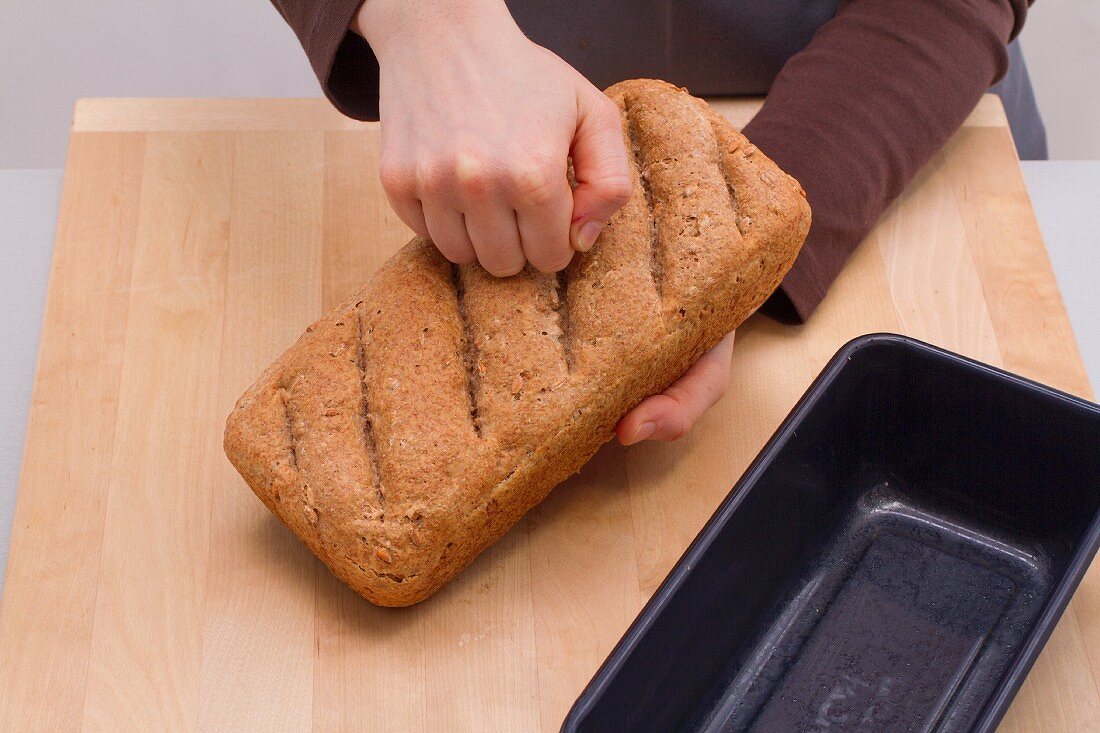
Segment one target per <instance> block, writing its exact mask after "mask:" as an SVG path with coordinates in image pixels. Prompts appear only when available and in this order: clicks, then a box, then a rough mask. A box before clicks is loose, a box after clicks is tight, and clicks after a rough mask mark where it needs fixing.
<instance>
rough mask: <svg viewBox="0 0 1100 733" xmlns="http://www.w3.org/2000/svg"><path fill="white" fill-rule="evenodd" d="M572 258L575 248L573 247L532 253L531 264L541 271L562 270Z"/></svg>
mask: <svg viewBox="0 0 1100 733" xmlns="http://www.w3.org/2000/svg"><path fill="white" fill-rule="evenodd" d="M572 260H573V250H572V249H571V248H569V249H564V250H561V251H552V252H545V253H538V254H532V255H531V264H532V265H534V266H535V269H536V270H538V271H539V272H545V273H551V272H560V271H562V270H564V269H565V268H566V267H568V266H569V263H570V262H572Z"/></svg>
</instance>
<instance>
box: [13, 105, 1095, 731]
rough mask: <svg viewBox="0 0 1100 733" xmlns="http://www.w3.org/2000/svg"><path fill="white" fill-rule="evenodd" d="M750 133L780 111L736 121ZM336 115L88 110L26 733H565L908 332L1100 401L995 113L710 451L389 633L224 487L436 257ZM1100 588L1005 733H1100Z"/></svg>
mask: <svg viewBox="0 0 1100 733" xmlns="http://www.w3.org/2000/svg"><path fill="white" fill-rule="evenodd" d="M721 108H722V110H723V111H724V112H725V113H727V114H728V115H729V116H730V118H731V119H733V120H734V121H735V122H738V123H743V122H744V121H746V120H747V119H748V118H749V117H750V116H751V115H752V114H753V112H754V110H755V109H756V104H755V103H753V102H749V101H739V102H724V103H721ZM378 143H379V141H378V129H377V127H376V126H375V125H371V124H362V123H356V122H351V121H349V120H346V119H344V118H342V117H340V116H339V115H337V114H336V113H334V112H333V111H332V110H331V109H330V108H329V107H328V105H327V104H326V103H325V102H323V101H320V100H155V99H154V100H82V101H81V102H80V103H79V104H78V105H77V108H76V113H75V118H74V123H73V134H72V136H71V142H70V148H69V159H68V165H67V168H66V174H65V183H64V193H63V197H62V203H61V214H60V221H59V223H58V234H57V245H56V250H55V253H54V263H53V272H52V276H51V281H50V289H49V296H48V302H47V306H46V316H45V323H44V327H43V332H42V345H41V351H40V354H39V365H38V374H37V378H36V382H35V388H34V396H33V405H32V408H31V415H30V425H29V429H28V437H27V443H26V453H25V459H24V466H23V477H22V483H21V486H20V491H19V498H18V504H17V507H16V515H15V526H14V528H13V532H12V546H11V555H10V561H9V566H8V570H7V576H6V581H5V585H4V596H3V601H2V606H0V730H5V731H7V730H12V731H30V730H43V731H68V730H95V731H130V730H134V731H138V730H141V731H146V730H149V731H152V730H157V731H160V730H206V731H253V730H254V731H274V730H278V731H305V730H317V731H345V730H347V731H350V730H415V731H424V730H431V731H437V730H448V731H449V730H502V731H505V730H506V731H529V730H538V729H542V730H546V731H552V730H556V729H557V728H558V726H559V725H560V723H561V720H562V718H563V716H564V714H565V712H566V711H567V710H568V708H569V706H570V704H571V703H572V701H573V699H574V698H575V697H576V695H577V694H578V693H579V692H580V690H581V689H582V687H583V686H584V684H585V683H586V682H587V681H588V679H589V678H590V677H591V675H592V674H593V673H594V672H595V670H596V668H597V667H598V666H599V664H600V662H601V661H602V660H603V659H604V657H605V656H606V655H607V653H608V652H609V651H610V649H611V647H612V646H613V645H614V643H615V642H616V641H617V640H618V638H619V636H620V635H621V634H622V632H623V631H624V630H625V629H626V627H627V625H628V624H629V623H630V621H631V620H632V619H633V617H634V616H635V614H636V613H637V612H638V611H639V610H640V608H641V606H642V604H643V603H644V602H645V600H646V599H647V598H648V597H649V596H650V595H651V594H652V592H653V590H654V589H655V588H656V587H657V585H658V584H659V583H660V581H661V579H662V578H663V577H664V575H665V573H666V572H667V571H668V570H669V568H670V567H671V566H672V564H673V563H674V562H675V561H676V559H677V558H678V557H679V555H680V553H681V552H682V551H683V549H684V548H685V547H686V545H687V544H688V542H690V540H691V539H692V538H693V537H694V535H695V534H696V532H697V531H698V529H699V528H700V527H701V526H702V524H703V523H704V522H705V520H706V519H707V517H708V516H709V515H710V514H711V512H712V511H713V509H714V508H715V506H716V505H717V504H718V503H719V502H720V500H721V499H722V498H723V497H724V496H725V494H726V492H727V491H728V490H729V487H730V486H732V484H733V483H734V482H735V481H736V479H737V478H738V476H739V475H740V474H741V472H742V471H743V470H744V468H745V466H746V465H747V464H748V462H749V461H750V460H751V459H752V458H753V456H754V455H755V454H756V452H757V451H758V450H759V449H760V447H761V446H762V445H763V443H764V441H765V440H766V439H767V438H768V436H769V435H770V434H771V433H772V431H773V430H774V429H775V427H776V426H777V425H778V424H779V422H780V421H781V420H782V419H783V417H784V416H785V415H786V414H787V412H788V411H789V409H790V408H791V406H792V405H793V404H794V402H795V401H796V400H797V399H798V397H799V396H800V395H801V394H802V392H803V391H804V390H805V388H806V387H807V386H808V384H809V382H810V381H811V379H812V378H813V377H814V376H815V375H816V374H817V372H818V371H819V370H820V368H821V367H822V366H823V365H824V364H825V362H826V361H827V360H828V359H829V357H830V356H831V355H832V354H833V353H834V352H835V351H836V349H837V348H839V347H840V346H841V345H842V344H843V343H844V342H845V341H847V340H848V339H849V338H851V337H854V336H856V335H859V334H862V333H867V332H870V331H896V332H900V333H905V334H910V335H913V336H916V337H918V338H921V339H924V340H927V341H930V342H932V343H934V344H938V345H941V346H944V347H947V348H949V349H952V350H956V351H959V352H961V353H963V354H967V355H971V356H974V357H977V358H979V359H982V360H984V361H987V362H990V363H993V364H997V365H1000V366H1004V367H1006V368H1008V369H1010V370H1013V371H1016V372H1019V373H1021V374H1024V375H1025V376H1028V377H1032V378H1035V379H1038V380H1040V381H1043V382H1046V383H1048V384H1051V385H1053V386H1055V387H1058V388H1060V389H1063V390H1066V391H1068V392H1071V393H1074V394H1077V395H1081V396H1084V397H1091V392H1090V388H1089V384H1088V381H1087V378H1086V376H1085V372H1084V369H1083V366H1082V364H1081V360H1080V357H1079V355H1078V353H1077V347H1076V344H1075V342H1074V339H1073V334H1072V333H1071V331H1070V326H1069V322H1068V320H1067V318H1066V314H1065V312H1064V309H1063V307H1062V302H1061V297H1060V295H1059V293H1058V288H1057V285H1056V284H1055V281H1054V277H1053V274H1052V271H1051V268H1050V264H1049V262H1048V260H1047V255H1046V252H1045V250H1044V248H1043V245H1042V241H1041V238H1040V235H1039V231H1038V228H1037V226H1036V224H1035V221H1034V218H1033V216H1032V212H1031V206H1030V203H1029V201H1028V198H1027V193H1026V190H1025V188H1024V183H1023V179H1022V176H1021V174H1020V170H1019V165H1018V163H1017V160H1016V157H1015V152H1014V148H1013V146H1012V141H1011V139H1010V137H1009V133H1008V131H1007V128H1006V127H1005V123H1004V115H1003V112H1002V111H1001V109H1000V107H999V103H998V102H997V101H996V100H995V98H991V97H987V98H986V99H985V100H983V101H982V103H981V104H980V105H979V107H978V109H977V110H975V112H974V114H972V115H971V117H970V118H969V119H968V121H967V123H966V125H965V126H964V127H963V128H962V129H961V130H960V131H959V132H958V134H957V135H956V136H955V137H954V139H953V140H952V141H951V143H950V144H949V145H948V146H947V148H946V149H945V150H944V151H943V152H942V153H940V154H939V155H937V156H936V157H935V159H934V160H933V161H932V162H931V163H930V164H929V165H928V166H927V167H926V169H925V170H924V171H923V172H922V173H921V174H920V176H919V178H918V179H917V180H916V181H915V182H914V183H913V184H912V185H911V186H910V188H909V190H908V192H907V193H906V194H905V196H904V197H903V198H902V199H901V200H899V201H898V202H897V203H896V204H895V205H894V206H893V207H891V209H890V210H889V212H888V213H887V214H886V215H885V216H884V217H883V219H882V221H881V222H880V224H879V225H878V227H877V228H876V229H875V231H874V232H873V233H872V234H871V236H870V237H869V238H868V239H867V241H866V242H865V243H864V244H863V246H862V247H861V248H860V249H859V250H858V251H857V252H856V254H855V256H854V257H853V259H852V261H851V262H850V264H849V265H848V267H847V269H846V270H845V271H844V273H843V274H842V275H841V277H840V279H839V280H838V281H837V283H836V284H835V285H834V287H833V289H832V291H831V293H830V295H829V297H828V299H827V300H826V301H825V302H824V304H823V305H822V306H821V308H820V310H819V311H818V312H817V313H816V314H815V315H814V317H813V319H812V320H811V321H810V323H809V324H808V325H806V326H802V327H797V328H796V327H787V326H780V325H778V324H776V323H773V322H771V321H768V320H766V319H764V318H761V317H756V318H754V319H752V320H751V321H750V322H749V323H748V324H747V325H746V326H744V327H743V328H742V329H741V330H740V331H739V333H738V337H737V346H736V348H735V353H734V359H733V382H732V388H731V390H730V392H729V394H727V396H726V397H725V398H724V399H723V400H722V402H721V403H720V404H719V405H718V406H717V407H716V408H715V409H713V410H711V411H710V412H709V413H708V414H707V415H706V416H705V417H704V418H703V420H702V421H701V423H700V424H699V426H698V427H697V428H696V429H695V430H694V431H693V433H692V434H691V435H690V436H689V437H687V438H686V439H684V440H682V441H680V442H678V443H676V444H673V445H649V444H646V445H641V446H637V447H632V448H630V449H623V448H621V447H618V446H616V445H609V446H607V447H606V448H605V449H604V450H603V451H601V452H600V453H599V455H598V456H597V457H596V458H595V460H594V461H593V462H592V463H591V464H590V465H589V466H588V467H587V468H586V469H585V470H584V471H583V472H582V473H581V474H580V475H578V476H577V477H575V478H574V479H572V480H570V481H569V482H567V483H566V484H564V485H562V486H561V487H560V488H559V489H557V490H556V491H555V492H554V493H553V494H552V495H551V497H550V498H549V499H548V500H547V501H546V502H545V503H544V504H543V505H541V506H540V507H538V508H537V509H536V510H534V511H533V512H531V514H530V515H529V516H528V517H527V518H526V519H525V520H524V521H523V522H521V523H520V524H519V525H518V526H517V527H516V528H515V529H514V530H513V531H512V532H511V533H509V534H508V535H507V536H506V537H505V539H504V540H503V541H502V542H501V543H500V544H499V545H497V546H496V547H494V548H492V549H491V550H490V551H488V552H487V553H485V555H484V556H482V557H481V558H480V559H479V560H478V561H477V562H476V563H475V564H474V565H473V566H472V567H471V568H470V569H469V570H468V571H467V572H465V573H464V574H463V575H462V576H461V577H460V578H459V579H458V580H457V581H456V582H454V583H453V584H451V585H450V586H448V587H447V588H445V589H444V590H443V591H442V592H440V593H439V594H438V595H436V596H435V597H434V598H432V599H430V600H429V601H427V602H425V603H423V604H421V605H419V606H416V607H413V608H411V609H380V608H375V607H373V606H371V605H369V604H368V603H367V602H365V601H363V600H361V599H359V598H358V597H357V596H355V595H353V594H352V593H351V592H350V591H348V590H347V589H345V588H344V587H343V586H342V585H341V584H340V583H339V582H337V581H335V580H334V579H333V578H332V577H331V576H330V575H329V574H328V573H327V571H326V570H325V569H324V567H323V566H322V565H321V564H320V563H319V562H318V561H316V560H314V559H313V558H312V556H310V555H309V553H308V552H307V551H306V550H305V549H304V547H302V546H301V545H300V544H299V543H298V542H297V540H295V539H294V537H293V536H291V535H290V533H289V532H287V531H286V530H285V529H283V528H282V527H281V525H279V524H278V523H277V521H276V520H275V519H274V517H272V516H271V515H270V514H269V513H268V512H267V510H266V509H264V508H263V506H262V505H261V504H260V502H259V501H258V500H257V499H255V497H254V496H252V494H251V492H249V491H248V489H247V487H246V486H245V485H244V483H243V482H242V481H241V480H240V478H239V477H238V476H237V475H236V473H235V472H234V471H233V469H232V467H231V466H230V465H229V463H228V462H227V461H226V460H225V458H224V456H223V454H222V451H221V447H220V443H221V432H222V425H223V419H224V417H225V415H226V414H227V413H228V412H229V409H230V407H231V406H232V403H233V401H234V400H235V399H236V398H237V396H238V395H239V394H240V393H241V392H242V391H243V390H244V389H245V388H246V387H247V386H248V385H249V384H250V383H251V382H252V380H254V379H255V378H256V377H257V375H258V374H259V372H260V370H261V369H262V368H263V367H264V366H266V365H267V364H268V362H270V361H271V360H272V359H273V358H274V357H275V356H277V355H278V353H279V352H280V351H281V350H282V349H284V348H286V347H287V346H288V345H290V344H291V343H292V342H293V341H294V339H295V338H296V337H297V335H298V334H299V332H300V331H301V330H302V329H304V328H305V326H306V325H308V324H309V323H310V322H311V321H312V320H313V319H315V318H316V317H317V316H318V315H319V314H320V313H321V311H322V310H323V309H324V308H327V307H328V306H330V305H332V304H335V303H336V302H337V301H339V300H340V299H341V298H343V297H344V295H345V294H347V293H348V292H350V291H351V290H352V289H354V288H356V287H357V286H359V285H360V284H361V283H362V282H363V281H364V280H366V279H367V278H368V277H369V276H370V273H371V272H372V271H373V270H374V268H376V267H377V266H378V265H379V264H380V263H381V262H382V261H383V260H384V259H385V258H386V257H387V256H388V255H389V254H390V253H391V252H393V251H394V250H395V249H396V248H397V247H399V246H400V245H401V244H403V243H404V242H405V241H406V239H407V237H408V232H407V230H405V228H404V227H403V226H402V225H401V223H400V222H399V221H398V220H397V218H396V217H395V216H394V215H393V213H392V212H391V211H390V210H389V208H388V207H387V205H386V203H385V198H384V196H383V194H382V191H381V189H380V187H379V184H378V182H377V171H376V164H377V158H378ZM1095 669H1100V570H1097V569H1096V566H1094V569H1093V571H1092V572H1090V574H1089V575H1088V577H1087V578H1086V580H1085V582H1084V584H1083V585H1082V587H1081V589H1080V591H1079V592H1078V593H1077V595H1076V597H1075V598H1074V601H1073V603H1072V604H1071V606H1070V608H1069V610H1068V611H1067V612H1066V614H1065V616H1064V617H1063V619H1062V621H1061V623H1060V624H1059V626H1058V628H1057V630H1056V631H1055V633H1054V635H1053V637H1052V638H1051V641H1050V643H1049V645H1048V646H1047V648H1046V650H1045V651H1044V652H1043V654H1042V656H1041V657H1040V658H1039V661H1038V663H1037V664H1036V666H1035V668H1034V671H1033V672H1032V674H1031V676H1030V677H1029V678H1028V681H1027V682H1026V684H1025V685H1024V687H1023V690H1022V691H1021V693H1020V695H1019V697H1018V698H1017V700H1016V702H1015V703H1014V705H1013V707H1012V709H1011V711H1010V712H1009V714H1008V717H1007V718H1006V720H1005V723H1004V725H1003V726H1002V730H1005V731H1019V732H1021V733H1022V732H1024V731H1027V732H1029V733H1031V732H1039V733H1047V732H1050V733H1053V732H1055V731H1058V732H1060V733H1061V732H1066V733H1068V732H1069V731H1086V730H1100V695H1098V692H1097V679H1096V677H1095V676H1094V674H1093V670H1095Z"/></svg>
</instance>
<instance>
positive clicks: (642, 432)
mask: <svg viewBox="0 0 1100 733" xmlns="http://www.w3.org/2000/svg"><path fill="white" fill-rule="evenodd" d="M656 429H657V423H652V422H644V423H642V424H641V425H639V426H638V429H637V430H635V431H634V435H632V436H630V440H629V441H628V442H627V445H634V444H635V443H640V442H642V441H643V440H645V439H646V438H648V437H649V436H651V435H653V432H654V431H655V430H656Z"/></svg>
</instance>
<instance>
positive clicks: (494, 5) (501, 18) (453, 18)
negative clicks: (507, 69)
mask: <svg viewBox="0 0 1100 733" xmlns="http://www.w3.org/2000/svg"><path fill="white" fill-rule="evenodd" d="M351 30H352V31H353V32H355V33H358V34H359V35H360V36H362V37H363V38H365V39H366V40H367V42H368V43H369V44H370V45H371V48H372V49H373V50H374V53H375V55H376V56H377V57H378V58H379V60H380V61H381V60H382V58H383V56H388V55H390V53H391V51H392V50H393V49H394V48H395V47H398V46H400V45H402V44H413V45H420V44H419V43H418V41H426V42H427V43H428V44H429V46H428V47H431V45H430V44H431V43H432V41H433V39H436V38H440V37H441V36H451V37H454V35H455V34H470V35H472V34H475V33H476V34H478V35H480V34H482V33H486V32H489V33H494V32H509V31H515V32H519V28H518V27H517V26H516V24H515V21H513V20H512V16H511V14H510V13H509V12H508V8H507V6H506V5H505V4H504V2H503V0H366V1H365V2H364V3H363V4H362V5H361V6H359V10H358V11H357V12H356V14H355V17H354V18H353V19H352V23H351Z"/></svg>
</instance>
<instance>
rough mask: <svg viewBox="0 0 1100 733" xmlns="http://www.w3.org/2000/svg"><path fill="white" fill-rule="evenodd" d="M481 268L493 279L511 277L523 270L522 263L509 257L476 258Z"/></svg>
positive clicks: (490, 256) (488, 256)
mask: <svg viewBox="0 0 1100 733" xmlns="http://www.w3.org/2000/svg"><path fill="white" fill-rule="evenodd" d="M478 259H479V260H480V262H481V266H482V267H484V268H485V270H486V271H487V272H488V273H489V274H490V275H493V276H494V277H511V276H512V275H515V274H517V273H519V272H520V270H522V269H523V265H524V261H523V260H522V259H521V258H515V257H511V256H503V257H501V256H500V255H495V254H487V255H482V256H480V257H479V258H478Z"/></svg>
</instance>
